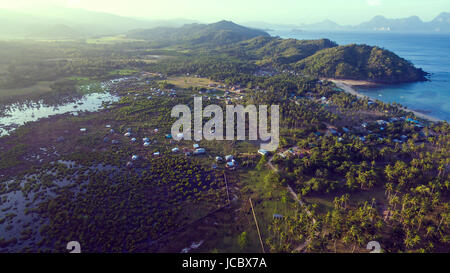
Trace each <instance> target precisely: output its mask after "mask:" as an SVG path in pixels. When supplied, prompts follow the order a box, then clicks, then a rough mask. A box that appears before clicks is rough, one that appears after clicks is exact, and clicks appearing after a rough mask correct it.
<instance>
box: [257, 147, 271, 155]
mask: <svg viewBox="0 0 450 273" xmlns="http://www.w3.org/2000/svg"><path fill="white" fill-rule="evenodd" d="M258 154H260V155H262V156H268V155H269V152H268V151H266V150H264V149H259V150H258Z"/></svg>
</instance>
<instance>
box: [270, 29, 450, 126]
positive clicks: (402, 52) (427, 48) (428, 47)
mask: <svg viewBox="0 0 450 273" xmlns="http://www.w3.org/2000/svg"><path fill="white" fill-rule="evenodd" d="M269 33H270V34H271V35H273V36H280V37H282V38H296V39H320V38H328V39H330V40H332V41H335V42H336V43H338V44H339V45H346V44H367V45H372V46H375V45H376V46H379V47H382V48H385V49H388V50H390V51H392V52H394V53H396V54H397V55H399V56H400V57H402V58H405V59H407V60H409V61H411V62H412V63H413V64H414V65H415V66H416V67H420V68H422V69H423V70H425V71H426V72H428V73H431V75H430V77H429V81H427V82H418V83H407V84H397V85H383V86H379V87H375V88H367V87H365V88H357V90H358V92H360V93H362V94H364V95H366V96H369V97H372V98H374V99H379V100H381V101H384V102H397V103H400V104H402V105H403V106H406V107H407V108H409V109H411V110H415V111H418V112H421V113H424V114H427V115H429V116H432V117H435V118H438V119H441V120H446V121H450V35H448V34H447V35H444V34H409V33H408V34H399V33H356V32H333V33H326V32H295V31H292V30H274V31H270V32H269Z"/></svg>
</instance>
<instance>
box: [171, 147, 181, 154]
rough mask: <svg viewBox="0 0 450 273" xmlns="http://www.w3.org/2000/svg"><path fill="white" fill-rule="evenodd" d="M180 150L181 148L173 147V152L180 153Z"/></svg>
mask: <svg viewBox="0 0 450 273" xmlns="http://www.w3.org/2000/svg"><path fill="white" fill-rule="evenodd" d="M179 151H180V149H178V148H173V149H172V152H173V153H178V152H179Z"/></svg>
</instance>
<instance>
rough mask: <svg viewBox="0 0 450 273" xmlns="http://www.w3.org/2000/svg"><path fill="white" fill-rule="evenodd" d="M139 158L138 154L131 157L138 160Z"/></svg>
mask: <svg viewBox="0 0 450 273" xmlns="http://www.w3.org/2000/svg"><path fill="white" fill-rule="evenodd" d="M138 159H139V156H137V155H133V156H132V157H131V160H133V161H134V160H138Z"/></svg>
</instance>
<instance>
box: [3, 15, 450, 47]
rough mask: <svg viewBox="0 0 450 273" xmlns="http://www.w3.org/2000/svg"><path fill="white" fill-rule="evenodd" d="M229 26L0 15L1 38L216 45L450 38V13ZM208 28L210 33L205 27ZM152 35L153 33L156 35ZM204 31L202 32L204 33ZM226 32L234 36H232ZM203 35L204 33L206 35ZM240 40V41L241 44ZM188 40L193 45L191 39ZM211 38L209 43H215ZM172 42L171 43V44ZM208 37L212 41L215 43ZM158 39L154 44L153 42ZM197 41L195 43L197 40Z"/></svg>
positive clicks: (114, 17) (116, 18) (183, 21)
mask: <svg viewBox="0 0 450 273" xmlns="http://www.w3.org/2000/svg"><path fill="white" fill-rule="evenodd" d="M221 24H225V25H226V27H229V29H227V30H224V29H221V32H220V33H216V34H213V32H214V27H217V25H214V24H210V25H202V24H199V22H198V21H194V20H186V19H170V20H151V19H141V18H130V17H123V16H118V15H114V14H109V13H104V12H93V11H88V10H83V9H75V8H67V7H59V6H47V7H40V8H33V9H20V10H7V9H0V26H1V27H0V38H43V39H59V38H88V37H93V36H106V35H117V34H124V33H127V34H128V35H129V36H130V37H141V38H144V39H148V37H149V36H150V35H149V34H151V35H152V36H154V37H160V39H162V38H163V37H164V38H165V39H169V40H170V39H171V35H172V34H164V32H168V31H169V32H170V31H173V29H171V28H174V27H180V26H183V25H186V26H185V27H183V28H182V29H180V30H177V31H175V32H176V33H175V34H173V35H174V36H173V37H175V36H177V40H180V39H178V38H180V37H181V36H183V35H184V34H183V32H184V31H187V32H188V33H190V34H195V38H194V39H192V42H194V41H201V40H202V37H203V38H205V37H206V35H210V36H211V35H212V36H214V37H213V39H212V40H216V41H217V42H219V41H221V40H223V41H237V40H244V38H252V37H255V36H254V35H255V34H258V35H256V36H261V35H263V36H264V35H267V33H262V32H259V33H253V31H255V29H263V30H266V31H270V30H273V29H289V30H294V31H297V32H301V31H384V32H426V33H436V32H440V33H450V13H447V12H444V13H441V14H440V15H439V16H437V17H436V18H435V19H433V20H432V21H429V22H424V21H422V20H421V19H420V18H419V17H417V16H411V17H408V18H403V19H388V18H386V17H383V16H376V17H374V18H373V19H372V20H370V21H367V22H364V23H361V24H359V25H355V26H343V25H339V24H337V23H335V22H333V21H330V20H325V21H322V22H319V23H315V24H300V25H294V24H290V25H287V24H270V23H264V22H248V23H242V25H245V26H247V27H250V28H252V30H251V31H250V32H249V31H248V30H244V29H243V28H242V27H241V29H240V31H238V27H237V25H236V24H235V25H231V24H228V25H227V24H226V23H224V22H221ZM205 26H208V27H205ZM153 28H156V29H154V30H151V31H150V30H149V29H153ZM203 28H204V29H203ZM228 30H233V36H235V37H229V36H227V35H230V33H229V31H228ZM202 32H203V33H202ZM236 35H242V36H241V38H238V37H237V36H236ZM184 36H186V37H185V38H183V39H184V40H189V39H190V38H189V37H187V35H184ZM212 36H211V37H212ZM173 37H172V38H173ZM211 37H210V38H211ZM155 39H156V38H154V39H153V40H155ZM196 39H197V40H196Z"/></svg>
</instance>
